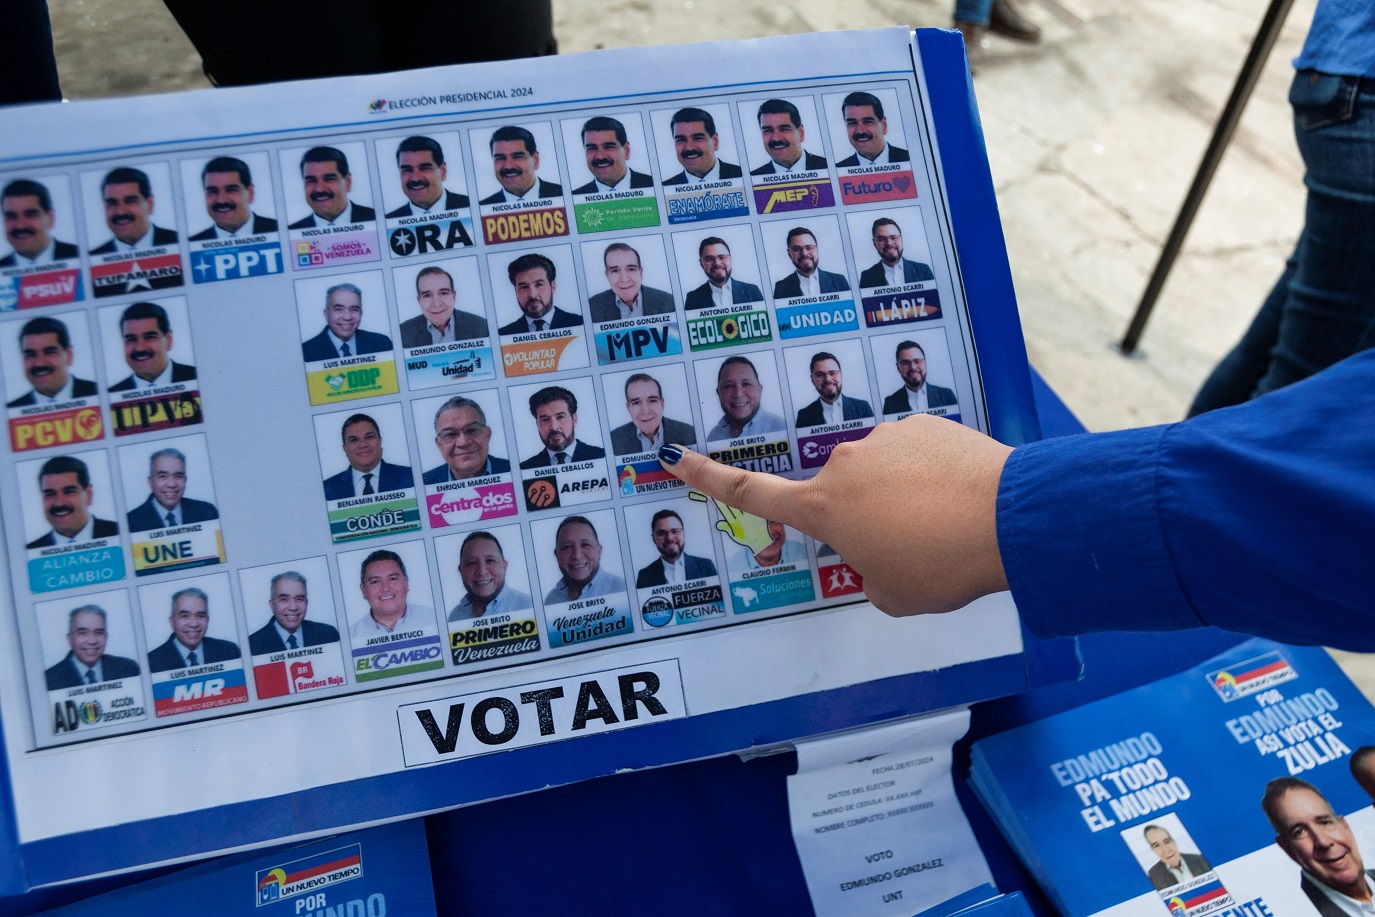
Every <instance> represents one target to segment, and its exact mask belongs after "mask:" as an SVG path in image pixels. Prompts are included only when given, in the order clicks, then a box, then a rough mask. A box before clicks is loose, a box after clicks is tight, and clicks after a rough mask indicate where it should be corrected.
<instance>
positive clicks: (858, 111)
mask: <svg viewBox="0 0 1375 917" xmlns="http://www.w3.org/2000/svg"><path fill="white" fill-rule="evenodd" d="M840 114H841V117H842V118H844V120H845V139H846V140H848V141H849V142H850V146H851V147H852V148H854V153H852V154H851V155H849V156H847V157H845V158H844V159H842V160H840V161H839V162H837V163H836V165H838V166H842V167H851V166H877V165H887V164H888V163H893V162H909V161H910V160H911V158H912V157H911V155H910V154H908V152H907V151H906V150H904V149H903V148H902V147H900V146H896V145H894V144H892V143H889V142H888V118H887V117H886V116H885V115H884V112H883V102H882V101H880V100H879V97H878V96H876V95H874V94H873V93H870V92H852V93H850V94H849V95H847V96H846V97H845V98H844V99H843V100H841V103H840Z"/></svg>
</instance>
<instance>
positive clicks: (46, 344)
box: [6, 315, 96, 408]
mask: <svg viewBox="0 0 1375 917" xmlns="http://www.w3.org/2000/svg"><path fill="white" fill-rule="evenodd" d="M75 358H76V350H75V348H74V347H73V346H72V335H71V331H70V330H69V329H68V328H67V325H66V323H64V322H62V321H61V320H59V319H56V318H50V317H48V316H46V315H43V316H39V317H38V318H31V319H29V320H28V321H27V322H25V323H24V324H23V325H22V326H21V327H20V329H19V359H20V361H21V362H22V365H23V368H24V380H25V381H26V382H28V383H29V390H28V391H27V392H25V393H24V394H22V395H20V396H19V397H18V398H15V399H14V400H13V401H10V402H9V403H8V404H6V407H11V408H26V407H33V406H35V405H50V404H61V403H62V402H64V401H71V400H72V399H74V398H91V397H94V396H95V394H96V384H95V382H93V381H91V380H90V379H81V378H79V377H77V376H74V375H72V374H71V367H72V361H73V360H74V359H75Z"/></svg>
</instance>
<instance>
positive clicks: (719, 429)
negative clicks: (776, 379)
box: [707, 355, 787, 442]
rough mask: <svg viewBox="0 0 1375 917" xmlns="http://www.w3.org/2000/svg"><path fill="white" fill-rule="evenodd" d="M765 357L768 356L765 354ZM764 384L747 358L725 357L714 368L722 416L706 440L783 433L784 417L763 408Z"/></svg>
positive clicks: (784, 426)
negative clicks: (715, 368)
mask: <svg viewBox="0 0 1375 917" xmlns="http://www.w3.org/2000/svg"><path fill="white" fill-rule="evenodd" d="M765 356H767V355H765ZM763 395H764V384H763V383H762V382H760V381H759V372H758V370H756V369H755V367H754V363H753V362H751V361H750V359H749V358H748V357H743V356H733V357H726V359H725V360H723V361H721V365H720V367H718V368H717V370H716V399H717V401H718V402H719V403H720V406H721V419H720V420H718V421H717V422H716V424H715V425H714V426H713V427H712V428H711V429H710V430H708V431H707V442H714V441H719V440H723V439H739V438H740V437H742V436H755V435H758V434H760V433H782V432H784V431H785V430H786V429H787V427H786V425H785V424H784V422H783V418H782V417H779V416H778V415H777V414H775V413H773V412H772V411H769V410H767V409H765V408H764V407H763V401H762V399H763Z"/></svg>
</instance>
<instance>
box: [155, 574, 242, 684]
mask: <svg viewBox="0 0 1375 917" xmlns="http://www.w3.org/2000/svg"><path fill="white" fill-rule="evenodd" d="M230 614H232V611H231V612H230ZM167 623H168V624H170V625H171V627H172V635H171V636H170V637H168V638H167V640H166V642H164V643H163V644H161V645H160V646H157V647H154V648H153V649H152V650H150V651H149V653H148V671H150V672H171V671H173V670H175V669H186V668H190V667H192V666H198V665H206V664H207V663H211V662H230V661H232V660H235V659H239V658H241V657H242V655H243V654H242V653H241V652H240V651H239V645H238V644H237V643H232V642H230V641H228V640H221V639H219V638H217V637H211V636H209V635H207V634H206V631H207V630H208V629H209V628H210V596H209V595H207V594H206V592H205V591H204V590H203V589H199V588H197V587H195V586H188V587H186V588H185V589H181V590H179V591H177V592H175V593H173V594H172V614H171V615H170V616H169V617H168V619H167Z"/></svg>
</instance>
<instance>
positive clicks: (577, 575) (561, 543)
mask: <svg viewBox="0 0 1375 917" xmlns="http://www.w3.org/2000/svg"><path fill="white" fill-rule="evenodd" d="M611 534H612V535H613V539H612V542H611V543H612V544H613V545H614V544H616V541H615V539H614V535H615V533H614V532H612V533H611ZM554 560H555V562H556V563H557V564H558V567H559V580H558V582H556V583H555V584H554V586H553V588H552V589H550V590H549V593H548V594H547V595H546V596H545V597H544V602H545V604H546V605H548V604H556V603H558V604H561V603H564V602H576V601H577V600H578V599H590V598H593V597H595V596H599V595H624V594H625V580H623V579H621V578H620V577H619V576H617V575H616V574H615V573H613V572H612V571H610V570H604V569H602V542H601V538H600V537H599V536H598V535H597V528H596V526H594V525H593V524H592V520H591V519H589V518H587V517H586V516H566V517H565V518H564V519H563V520H562V521H560V522H559V525H558V528H557V529H555V531H554Z"/></svg>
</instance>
